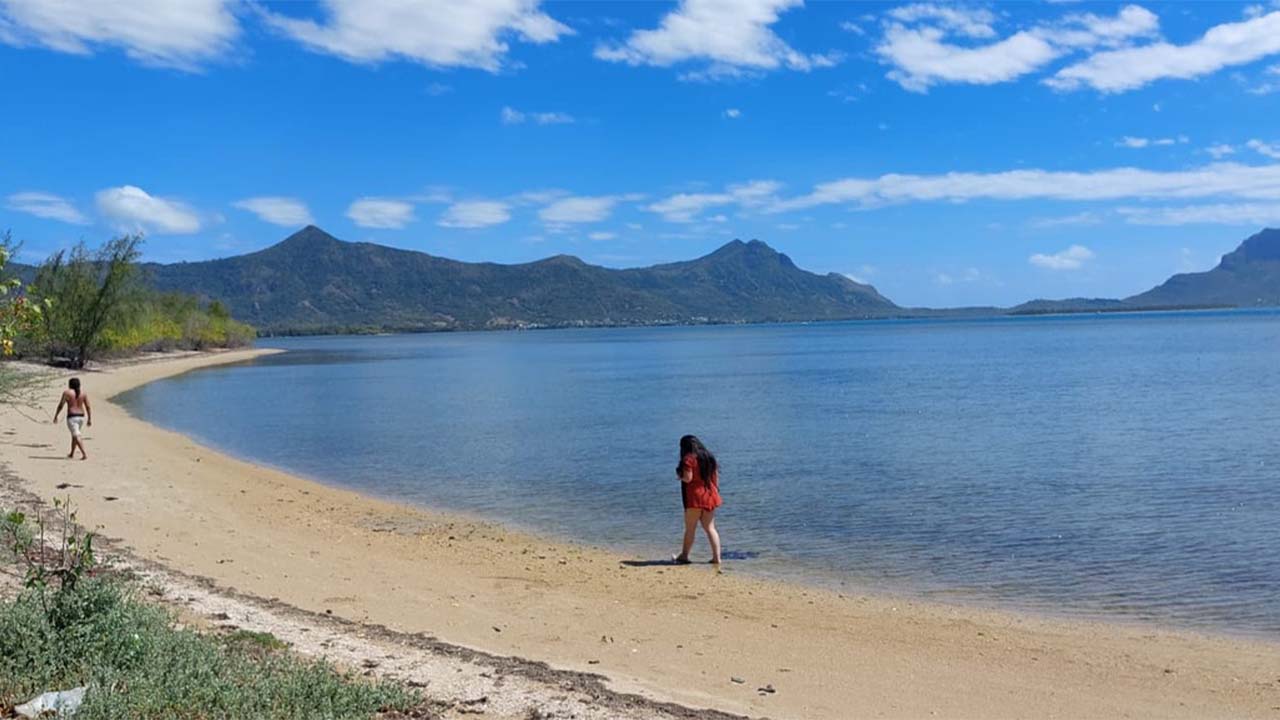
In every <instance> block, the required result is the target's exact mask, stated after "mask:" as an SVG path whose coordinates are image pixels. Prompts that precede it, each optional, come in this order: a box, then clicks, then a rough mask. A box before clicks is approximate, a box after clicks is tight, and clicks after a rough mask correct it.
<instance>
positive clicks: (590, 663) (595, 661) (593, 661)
mask: <svg viewBox="0 0 1280 720" xmlns="http://www.w3.org/2000/svg"><path fill="white" fill-rule="evenodd" d="M587 664H588V665H599V664H600V661H599V660H588V661H587Z"/></svg>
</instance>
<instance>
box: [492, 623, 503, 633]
mask: <svg viewBox="0 0 1280 720" xmlns="http://www.w3.org/2000/svg"><path fill="white" fill-rule="evenodd" d="M493 631H494V632H497V633H500V632H502V628H500V627H498V626H497V625H494V626H493Z"/></svg>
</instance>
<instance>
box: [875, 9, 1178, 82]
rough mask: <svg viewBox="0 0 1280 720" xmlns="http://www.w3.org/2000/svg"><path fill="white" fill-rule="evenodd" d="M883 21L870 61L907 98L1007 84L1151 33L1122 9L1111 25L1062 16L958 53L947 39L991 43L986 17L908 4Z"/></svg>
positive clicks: (1154, 24)
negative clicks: (948, 87)
mask: <svg viewBox="0 0 1280 720" xmlns="http://www.w3.org/2000/svg"><path fill="white" fill-rule="evenodd" d="M889 17H890V20H889V21H887V23H886V27H885V33H884V38H883V40H882V41H881V43H880V44H879V45H878V46H877V47H876V54H878V55H879V56H880V59H881V61H883V62H884V63H886V64H888V65H891V66H893V69H892V70H890V71H889V73H888V77H889V79H891V80H893V81H895V82H897V83H898V84H899V85H901V86H902V87H904V88H906V89H907V90H911V91H913V92H927V91H928V89H929V87H930V86H932V85H936V84H938V83H968V84H974V85H993V84H997V83H1002V82H1009V81H1011V80H1015V79H1017V78H1020V77H1022V76H1023V75H1027V74H1029V73H1032V72H1034V71H1036V70H1038V69H1040V68H1041V67H1043V66H1045V65H1047V64H1048V63H1049V62H1051V61H1053V60H1055V59H1057V58H1059V57H1061V56H1063V55H1064V54H1067V53H1069V52H1072V51H1077V50H1080V49H1085V48H1090V47H1095V46H1098V45H1105V46H1108V47H1112V46H1116V45H1119V44H1123V43H1126V42H1129V41H1130V40H1132V39H1133V38H1136V37H1145V36H1149V35H1153V34H1155V32H1156V31H1157V28H1158V25H1159V20H1158V18H1156V16H1155V15H1154V14H1152V13H1151V12H1149V11H1147V10H1145V9H1143V8H1141V7H1138V6H1136V5H1129V6H1127V7H1124V8H1122V9H1121V10H1120V11H1119V13H1118V14H1117V15H1116V16H1115V17H1099V16H1097V15H1093V14H1080V15H1068V16H1066V17H1064V18H1062V19H1061V20H1059V21H1057V22H1055V23H1052V24H1047V25H1038V26H1035V27H1032V28H1030V29H1025V30H1020V31H1018V32H1016V33H1014V34H1012V35H1010V36H1009V37H1006V38H1004V39H1002V40H996V41H994V42H990V43H987V44H985V45H976V46H966V45H957V44H955V43H951V42H947V38H948V37H949V36H953V35H960V36H961V37H964V38H966V39H975V38H979V39H987V38H994V37H995V36H996V32H995V29H994V27H993V26H992V23H993V22H994V21H995V16H994V15H992V14H991V13H990V12H987V11H985V10H981V9H973V8H963V7H959V6H952V5H946V6H941V5H929V4H916V5H908V6H905V7H901V8H897V9H895V10H893V11H890V13H889Z"/></svg>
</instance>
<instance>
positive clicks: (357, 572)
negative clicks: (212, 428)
mask: <svg viewBox="0 0 1280 720" xmlns="http://www.w3.org/2000/svg"><path fill="white" fill-rule="evenodd" d="M256 352H261V351H240V352H234V353H224V354H214V355H200V356H186V357H180V358H173V359H161V360H158V361H152V362H144V363H138V364H133V365H127V366H118V367H109V368H106V369H104V370H102V371H100V372H91V373H82V377H83V378H84V383H85V388H86V390H87V391H88V392H89V393H91V397H92V398H93V401H94V403H95V404H94V409H95V413H94V419H95V423H94V426H93V427H92V428H88V429H87V433H86V444H87V445H88V448H89V452H90V460H89V461H88V462H80V461H69V460H66V459H65V454H66V452H67V444H68V443H67V432H66V429H65V427H64V426H63V425H62V424H61V423H59V424H58V425H54V424H52V423H51V422H49V420H50V417H49V416H50V413H51V411H52V408H53V406H54V404H56V401H57V392H56V391H53V392H49V393H47V394H46V395H47V398H46V402H45V405H44V406H43V407H42V408H40V409H38V410H37V409H31V408H22V407H16V406H13V405H9V406H5V407H3V408H0V463H3V464H4V465H5V466H6V467H7V469H8V470H9V472H10V474H11V475H12V476H15V477H17V478H20V480H19V481H18V482H20V483H21V484H22V486H23V489H25V490H28V491H30V492H33V493H36V494H37V495H39V496H41V497H43V498H52V497H55V496H58V497H62V496H70V497H71V498H72V500H73V501H74V502H76V503H77V505H78V506H79V508H80V517H81V519H82V521H84V522H86V523H88V524H92V525H100V526H101V529H102V532H103V533H104V534H105V535H107V536H110V537H113V538H117V539H119V541H120V542H121V543H123V544H124V545H126V546H128V547H129V548H130V549H131V551H132V552H133V553H134V554H135V555H137V556H138V557H140V558H143V559H146V560H150V561H155V562H158V563H160V564H162V565H164V566H166V567H169V568H172V569H173V570H175V571H178V572H180V573H185V574H188V575H194V576H200V577H205V578H208V579H209V580H211V581H212V583H213V585H214V586H220V587H223V588H228V589H234V590H235V591H237V592H238V593H241V594H247V595H251V596H256V597H260V598H273V599H277V601H278V602H279V603H281V604H284V605H288V606H293V607H295V608H299V609H301V610H304V611H308V612H312V613H318V614H322V615H330V614H331V615H333V616H336V617H339V618H345V619H347V620H350V621H354V622H355V623H357V624H358V623H371V624H378V625H382V626H385V627H387V628H390V629H391V630H394V631H399V632H403V633H428V634H430V635H432V636H435V637H436V638H439V640H440V641H443V642H445V643H451V644H455V645H459V646H464V647H467V648H473V649H476V650H479V651H483V652H485V653H488V654H495V655H504V656H517V657H522V658H528V659H531V660H538V661H545V662H547V663H549V664H550V665H551V666H552V667H554V668H560V669H565V670H576V671H584V672H591V673H599V674H601V675H604V676H606V677H607V678H608V680H607V683H606V684H607V685H608V687H610V688H612V689H614V690H618V691H620V692H632V693H638V694H640V695H643V696H645V697H648V698H653V699H655V700H658V701H662V702H674V703H679V704H681V705H685V706H688V707H693V708H715V709H718V710H723V711H727V712H732V713H740V714H745V715H753V716H758V715H763V716H769V717H777V718H848V717H909V718H919V717H931V716H936V717H964V718H1006V717H1071V718H1078V717H1091V718H1092V717H1153V718H1155V717H1158V718H1217V717H1222V718H1226V717H1232V718H1239V717H1259V718H1280V642H1275V643H1272V642H1266V641H1249V640H1241V639H1235V638H1225V637H1216V636H1210V635H1204V634H1197V633H1192V632H1185V631H1176V630H1157V629H1152V628H1147V627H1134V626H1129V625H1122V624H1118V623H1106V622H1086V621H1074V620H1071V621H1068V620H1056V619H1046V618H1041V617H1037V616H1032V615H1024V614H1018V613H1010V612H1003V611H994V610H983V609H975V608H971V607H949V606H942V605H934V604H928V603H922V602H915V601H908V600H903V599H898V598H891V597H882V596H869V595H859V594H856V593H844V594H841V593H836V592H831V591H826V590H819V589H813V588H807V587H803V586H799V585H788V584H782V583H776V582H770V581H766V580H761V579H756V578H752V577H748V576H744V575H742V574H740V573H738V572H736V571H735V567H734V566H733V564H729V565H728V566H726V571H725V572H724V573H716V572H714V570H713V569H712V568H711V567H710V566H707V565H701V564H695V565H691V566H685V567H672V566H664V565H660V564H644V563H640V564H638V565H628V564H625V563H624V562H623V561H627V560H641V561H645V560H650V558H626V557H621V556H619V555H617V554H616V553H612V552H609V551H605V550H600V549H596V548H591V547H586V546H581V545H573V544H565V543H561V542H553V541H549V540H547V539H544V538H539V537H534V536H530V535H527V534H523V533H519V532H514V531H511V530H509V529H506V528H503V527H501V526H499V525H496V524H492V523H487V522H480V521H476V520H474V519H468V518H464V517H460V516H456V515H448V514H442V513H436V512H432V511H429V510H425V509H421V508H416V507H409V506H405V505H400V504H395V503H390V502H385V501H381V500H377V499H372V498H368V497H365V496H362V495H359V494H356V493H353V492H349V491H345V490H341V489H336V488H331V487H327V486H324V485H321V484H318V483H315V482H312V481H309V480H306V479H303V478H299V477H295V476H292V475H289V474H286V473H283V472H279V471H276V470H273V469H270V468H264V467H260V466H257V465H254V464H252V463H246V462H242V461H239V460H236V459H234V458H231V457H228V456H225V455H222V454H220V453H217V452H214V451H212V450H210V449H208V448H205V447H202V446H201V445H199V444H198V443H196V442H194V441H192V440H190V439H188V438H185V437H183V436H181V435H178V434H176V433H172V432H169V431H166V430H162V429H160V428H156V427H154V426H151V425H149V424H147V423H145V422H142V421H141V420H138V419H136V418H132V417H130V416H129V415H128V414H127V413H126V412H124V411H123V410H122V409H121V408H119V407H117V406H115V405H113V404H111V403H110V402H108V398H110V397H111V396H113V395H115V394H116V393H119V392H122V391H124V390H127V389H129V388H132V387H135V386H137V385H140V384H143V383H146V382H150V381H152V380H156V379H159V378H162V377H166V376H170V375H174V374H177V373H181V372H185V371H187V370H191V369H195V368H198V367H201V366H205V365H211V364H216V363H225V362H233V361H236V360H240V359H247V358H249V357H251V356H252V355H253V354H254V353H256ZM63 382H64V381H63V380H62V379H61V377H59V378H56V379H53V380H51V390H52V388H53V387H57V386H61V385H62V384H63ZM264 401H271V400H270V399H265V400H264ZM245 411H246V412H252V408H246V409H245ZM280 442H288V439H287V438H281V439H280ZM423 461H424V462H429V461H430V459H429V458H426V459H424V460H423ZM358 480H359V479H358V478H357V479H353V482H358ZM60 486H62V487H60ZM674 541H675V538H674V537H673V542H674ZM356 627H358V625H356ZM770 689H772V690H773V692H769V690H770Z"/></svg>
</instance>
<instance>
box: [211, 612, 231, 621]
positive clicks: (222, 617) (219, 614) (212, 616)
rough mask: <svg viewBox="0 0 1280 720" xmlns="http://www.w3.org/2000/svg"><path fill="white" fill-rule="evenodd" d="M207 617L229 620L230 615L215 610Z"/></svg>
mask: <svg viewBox="0 0 1280 720" xmlns="http://www.w3.org/2000/svg"><path fill="white" fill-rule="evenodd" d="M209 619H210V620H218V621H224V620H230V619H231V616H230V615H228V614H226V613H224V612H216V613H214V614H212V615H210V616H209Z"/></svg>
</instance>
